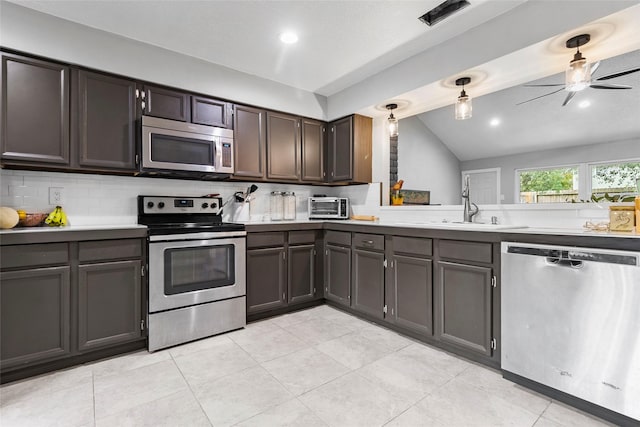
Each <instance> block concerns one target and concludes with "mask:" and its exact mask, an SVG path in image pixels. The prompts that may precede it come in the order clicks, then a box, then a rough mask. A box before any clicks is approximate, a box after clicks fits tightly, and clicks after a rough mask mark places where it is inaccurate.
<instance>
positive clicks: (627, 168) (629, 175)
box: [589, 161, 640, 199]
mask: <svg viewBox="0 0 640 427" xmlns="http://www.w3.org/2000/svg"><path fill="white" fill-rule="evenodd" d="M589 166H590V169H591V194H590V198H592V199H597V198H600V197H603V196H604V195H605V194H606V195H608V196H610V197H615V198H618V197H624V196H628V195H632V194H635V193H636V192H640V188H639V186H640V162H638V161H637V162H633V161H632V162H617V163H601V164H591V165H589Z"/></svg>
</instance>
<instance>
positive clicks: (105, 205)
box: [0, 169, 379, 225]
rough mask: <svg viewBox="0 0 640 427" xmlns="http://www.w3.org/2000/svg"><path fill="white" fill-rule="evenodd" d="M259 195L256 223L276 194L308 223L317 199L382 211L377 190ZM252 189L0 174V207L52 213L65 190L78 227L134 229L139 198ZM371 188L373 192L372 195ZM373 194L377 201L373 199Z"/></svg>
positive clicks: (262, 186)
mask: <svg viewBox="0 0 640 427" xmlns="http://www.w3.org/2000/svg"><path fill="white" fill-rule="evenodd" d="M255 184H256V185H257V186H258V190H257V191H256V192H255V193H254V201H253V202H252V203H251V220H252V221H261V220H268V219H269V194H270V192H271V191H274V190H278V191H293V192H295V194H296V199H297V209H296V213H297V218H298V219H306V218H307V198H308V197H309V196H312V195H314V194H327V195H336V196H337V195H343V194H342V193H346V194H344V195H345V196H347V197H352V198H353V199H354V202H356V201H357V204H369V203H373V205H374V206H375V208H376V209H377V206H378V198H376V197H375V195H376V194H377V193H376V191H377V188H378V187H379V186H378V185H377V184H372V185H361V186H350V187H323V186H310V185H289V184H273V183H261V182H257V183H255ZM250 185H251V183H247V182H229V181H190V180H177V179H166V178H143V177H130V176H129V177H127V176H111V175H89V174H77V173H63V172H39V171H22V170H6V169H3V170H1V171H0V188H1V192H0V203H1V204H2V206H10V207H13V208H15V209H24V210H25V211H27V212H50V211H51V210H52V209H53V208H54V207H55V203H53V204H52V203H49V192H50V188H56V189H60V192H61V195H62V200H61V202H60V203H59V204H60V205H61V206H62V207H63V208H64V210H65V212H66V213H67V215H68V216H69V220H70V223H71V224H73V225H94V224H135V223H136V222H137V196H138V195H141V194H144V195H163V196H201V195H205V194H211V193H219V194H220V195H221V196H222V197H223V200H227V199H233V198H232V196H233V194H234V193H235V192H236V191H246V189H247V187H249V186H250ZM370 188H373V190H371V189H370ZM370 194H372V195H374V197H369V195H370ZM232 208H233V202H230V203H229V204H228V205H227V207H226V208H225V220H226V221H231V220H233V218H231V217H229V215H230V213H233V211H234V209H232Z"/></svg>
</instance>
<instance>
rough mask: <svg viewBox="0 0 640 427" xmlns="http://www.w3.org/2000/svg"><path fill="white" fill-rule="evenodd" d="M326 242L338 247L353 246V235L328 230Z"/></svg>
mask: <svg viewBox="0 0 640 427" xmlns="http://www.w3.org/2000/svg"><path fill="white" fill-rule="evenodd" d="M324 237H325V242H326V243H331V244H333V245H338V246H351V233H347V232H344V231H331V230H327V232H326V234H325V235H324Z"/></svg>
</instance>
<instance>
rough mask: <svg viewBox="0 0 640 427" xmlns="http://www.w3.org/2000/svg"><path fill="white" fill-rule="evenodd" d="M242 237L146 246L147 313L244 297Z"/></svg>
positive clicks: (244, 244) (156, 243)
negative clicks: (147, 254) (147, 276)
mask: <svg viewBox="0 0 640 427" xmlns="http://www.w3.org/2000/svg"><path fill="white" fill-rule="evenodd" d="M245 248H246V239H245V238H244V237H241V238H239V237H235V238H220V239H204V240H180V241H159V242H150V243H149V312H150V313H154V312H158V311H163V310H170V309H174V308H180V307H187V306H190V305H195V304H202V303H206V302H212V301H218V300H223V299H228V298H235V297H239V296H243V295H245V294H246V267H245Z"/></svg>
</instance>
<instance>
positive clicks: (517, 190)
mask: <svg viewBox="0 0 640 427" xmlns="http://www.w3.org/2000/svg"><path fill="white" fill-rule="evenodd" d="M584 167H585V164H584V163H567V164H564V165H553V166H540V167H532V168H517V169H515V170H514V180H515V185H514V189H515V193H514V195H513V200H514V202H515V203H516V204H518V205H529V204H535V205H539V204H542V203H522V202H520V172H526V171H540V170H549V169H567V168H576V169H577V170H578V198H579V199H582V198H583V195H582V192H581V188H582V187H583V186H584V184H586V183H585V182H583V180H584ZM546 204H549V203H546Z"/></svg>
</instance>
